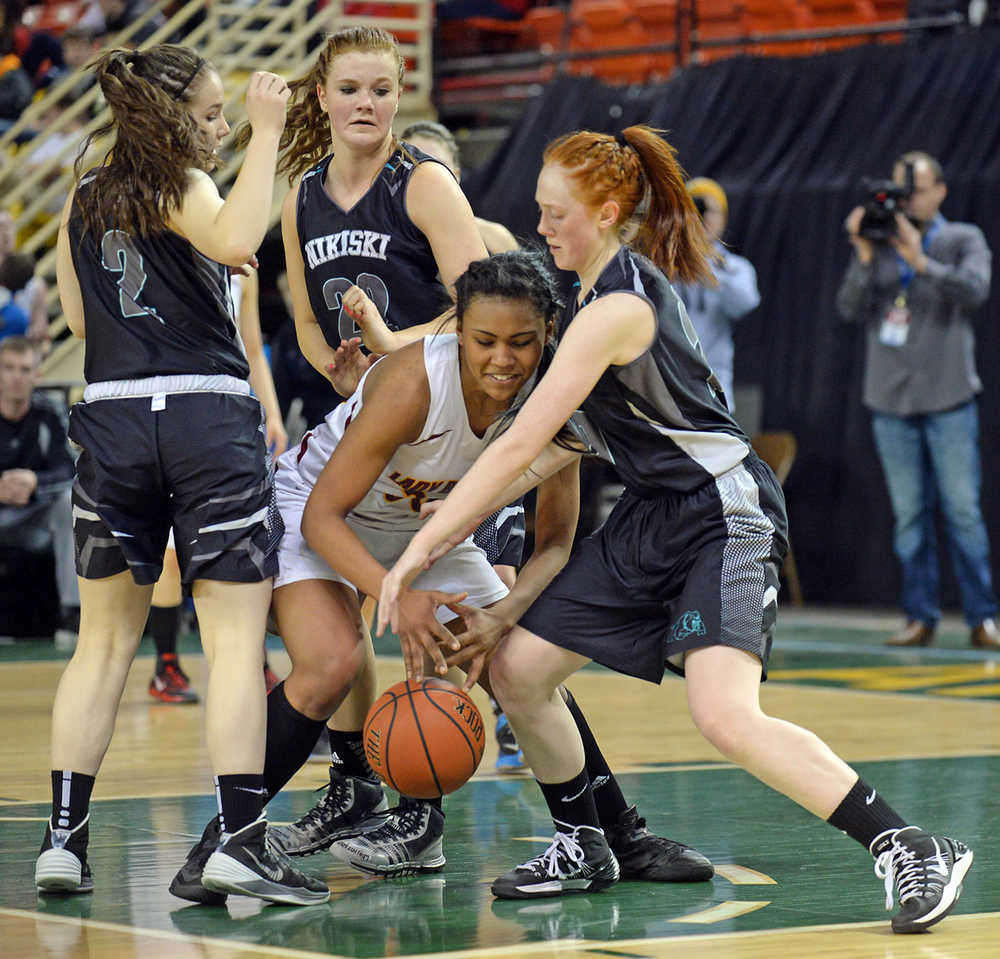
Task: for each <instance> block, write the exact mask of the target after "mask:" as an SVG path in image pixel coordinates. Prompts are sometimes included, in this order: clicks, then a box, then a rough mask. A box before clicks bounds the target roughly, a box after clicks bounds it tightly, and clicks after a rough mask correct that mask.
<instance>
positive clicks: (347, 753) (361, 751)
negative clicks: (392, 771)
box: [328, 729, 381, 783]
mask: <svg viewBox="0 0 1000 959" xmlns="http://www.w3.org/2000/svg"><path fill="white" fill-rule="evenodd" d="M328 733H329V736H330V765H331V766H333V768H334V769H336V770H337V772H338V773H340V775H341V776H354V777H356V778H357V779H367V780H369V781H370V782H373V783H377V782H380V781H381V780H380V779H379V778H378V775H377V774H376V772H375V770H374V769H372V767H371V766H370V765H368V757H367V756H366V755H365V744H364V742H363V741H362V736H363V734H362V732H361V730H360V729H356V730H349V731H347V732H344V731H343V730H340V729H328Z"/></svg>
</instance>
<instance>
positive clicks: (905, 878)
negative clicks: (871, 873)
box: [875, 840, 941, 909]
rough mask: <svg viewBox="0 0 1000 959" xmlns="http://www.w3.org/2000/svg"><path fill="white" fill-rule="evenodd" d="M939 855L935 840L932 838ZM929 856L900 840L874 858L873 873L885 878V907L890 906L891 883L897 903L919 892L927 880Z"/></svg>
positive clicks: (889, 907) (888, 907) (891, 900)
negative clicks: (897, 895) (895, 890)
mask: <svg viewBox="0 0 1000 959" xmlns="http://www.w3.org/2000/svg"><path fill="white" fill-rule="evenodd" d="M932 841H933V842H934V846H935V848H936V849H937V850H938V855H939V856H940V854H941V851H940V847H939V846H938V844H937V840H932ZM929 861H930V857H927V856H921V855H919V854H918V853H916V852H914V850H912V849H910V848H909V847H907V846H904V845H903V844H902V843H900V842H895V843H893V845H892V846H891V847H890V848H889V849H887V850H886V851H885V852H884V853H882V854H881V855H880V856H879V857H878V858H877V859H876V860H875V875H876V876H877V877H878V878H879V879H884V880H885V908H886V909H891V908H892V902H893V899H892V894H893V884H895V886H896V889H897V890H898V892H899V904H900V905H903V903H904V902H906V900H907V899H911V898H912V897H913V896H917V895H919V894H920V891H921V888H922V887H923V886H924V885H926V881H927V864H928V862H929Z"/></svg>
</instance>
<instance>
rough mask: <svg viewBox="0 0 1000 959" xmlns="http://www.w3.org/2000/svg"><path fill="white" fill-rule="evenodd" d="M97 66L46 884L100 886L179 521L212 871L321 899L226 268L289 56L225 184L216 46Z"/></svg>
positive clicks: (78, 208) (257, 415) (245, 218)
mask: <svg viewBox="0 0 1000 959" xmlns="http://www.w3.org/2000/svg"><path fill="white" fill-rule="evenodd" d="M92 68H93V70H94V73H95V75H96V77H97V81H98V82H99V83H100V86H101V90H102V92H103V94H104V97H105V100H106V101H107V103H108V106H109V108H110V110H111V119H110V120H109V121H108V123H107V124H106V125H105V126H104V127H103V128H102V129H101V130H99V131H97V133H96V134H95V136H101V135H104V134H114V135H115V140H114V143H113V145H112V146H111V148H110V149H109V150H108V152H107V154H106V155H105V157H104V159H103V161H102V162H100V163H99V164H98V165H97V166H96V167H94V168H93V169H91V170H89V171H84V170H83V168H82V167H81V166H78V168H77V182H76V185H75V188H74V190H73V191H72V193H71V194H70V196H69V198H68V199H67V202H66V205H65V207H64V209H63V214H62V220H61V223H60V228H59V238H58V249H57V280H58V284H59V293H60V297H61V299H62V306H63V310H64V311H65V314H66V317H67V322H68V324H69V327H70V329H71V331H72V332H73V333H74V334H75V335H76V336H79V337H81V338H84V339H85V341H86V352H85V359H84V373H85V377H86V379H87V384H88V385H87V388H86V390H85V392H84V397H83V402H82V403H78V404H77V405H76V406H75V407H74V408H73V411H72V414H71V418H70V436H71V437H72V438H73V440H74V441H75V442H76V443H77V444H78V445H79V446H80V447H81V449H82V452H81V454H80V457H79V460H78V462H77V475H76V481H75V483H74V487H73V517H74V536H75V539H76V554H77V572H78V574H79V578H80V600H81V603H80V605H81V617H80V633H79V641H78V643H77V646H76V650H75V652H74V654H73V657H72V659H71V660H70V662H69V664H68V665H67V667H66V670H65V672H64V673H63V676H62V679H61V680H60V683H59V688H58V690H57V692H56V697H55V704H54V707H53V715H52V815H51V818H50V819H49V822H48V825H47V827H46V830H45V838H44V841H43V844H42V849H41V852H40V854H39V857H38V860H37V863H36V867H35V882H36V884H37V886H38V888H39V889H40V890H41V891H42V892H47V893H52V892H54V893H79V892H90V891H92V889H93V879H92V876H91V870H90V866H89V864H88V862H87V844H88V833H89V819H90V817H89V803H90V794H91V790H92V788H93V785H94V778H95V776H96V775H97V771H98V769H99V767H100V765H101V761H102V759H103V758H104V754H105V752H106V750H107V748H108V745H109V743H110V740H111V735H112V731H113V728H114V722H115V716H116V713H117V710H118V704H119V701H120V699H121V695H122V692H123V690H124V686H125V680H126V677H127V675H128V669H129V666H130V664H131V662H132V660H133V658H134V656H135V653H136V649H137V647H138V645H139V640H140V637H141V635H142V627H143V624H144V623H145V621H146V614H147V612H148V610H149V605H150V598H151V594H152V589H153V583H154V582H155V581H156V579H157V577H158V576H159V574H160V569H161V565H162V561H163V552H164V547H165V545H166V542H167V535H168V533H169V531H170V529H171V527H173V528H174V529H175V530H176V531H177V553H178V560H179V564H180V569H181V575H182V578H183V581H184V582H185V583H187V584H189V585H190V587H191V590H192V595H193V597H194V602H195V608H196V610H197V613H198V619H199V622H200V624H201V638H202V643H203V645H204V647H205V653H206V656H207V658H208V662H209V667H210V674H209V680H208V694H207V707H206V724H207V740H208V750H209V756H210V759H211V763H212V766H213V769H214V771H215V773H216V778H215V789H216V795H217V797H218V802H219V810H220V816H221V821H222V829H221V831H220V834H219V835H218V837H217V842H216V843H215V845H214V846H213V847H212V849H210V850H208V852H209V857H208V862H207V865H206V867H205V870H204V878H205V882H206V884H208V885H210V886H212V887H213V888H215V889H217V890H222V891H224V892H226V893H229V892H232V893H240V894H244V895H250V896H255V897H258V898H262V899H268V900H272V901H275V902H282V903H287V904H296V905H306V904H310V903H316V902H325V901H326V900H328V899H329V896H330V893H329V890H328V888H327V886H326V884H325V883H324V882H321V881H319V880H317V879H315V878H313V877H312V876H308V875H306V874H304V873H301V872H300V871H299V870H297V869H295V868H294V866H293V865H292V863H291V862H290V861H289V860H288V859H287V858H285V857H284V856H282V855H281V854H280V853H276V852H274V851H273V850H271V849H270V847H269V846H267V844H266V843H265V831H266V822H265V820H264V817H263V792H264V790H263V777H262V775H261V773H262V770H263V760H264V728H265V712H266V709H265V700H264V679H263V673H262V652H261V636H262V635H263V632H264V627H265V620H266V616H267V609H268V604H269V602H270V597H271V583H272V578H273V576H274V574H275V572H276V569H277V557H276V545H277V539H278V536H279V535H280V522H279V520H278V517H277V516H276V514H275V512H274V510H273V507H272V505H271V504H272V495H273V488H272V476H271V470H270V464H269V462H268V458H267V450H266V447H265V442H264V433H263V425H262V414H261V407H260V403H259V402H258V401H257V400H256V399H254V398H253V397H252V396H251V393H250V386H249V383H248V382H247V374H248V366H247V361H246V357H245V355H244V351H243V349H242V345H241V343H240V339H239V334H238V331H237V327H236V322H235V318H234V316H233V311H232V302H231V298H230V294H229V270H230V268H233V269H240V268H242V267H243V266H244V265H245V264H246V263H248V262H249V261H252V259H253V256H254V250H255V249H256V248H257V246H258V245H259V243H260V242H261V240H262V239H263V236H264V232H265V230H266V229H267V220H268V215H269V212H270V202H271V201H270V198H271V191H272V189H273V183H274V176H275V165H276V162H277V149H278V138H279V135H280V133H281V130H282V126H283V124H284V120H285V104H286V101H287V99H288V89H287V87H286V86H285V83H284V81H283V80H282V79H281V78H280V77H278V76H275V75H274V74H271V73H255V74H254V75H253V77H252V78H251V80H250V84H249V89H248V91H247V114H248V116H249V120H250V126H251V129H252V135H251V137H250V141H249V145H248V148H247V153H246V159H245V161H244V164H243V167H242V169H241V171H240V174H239V176H238V177H237V179H236V182H235V184H234V185H233V188H232V190H231V192H230V194H229V196H228V198H227V199H226V200H225V201H223V200H222V198H221V197H220V196H219V193H218V190H217V189H216V187H215V184H214V183H213V181H212V179H211V178H210V176H209V171H211V170H212V169H213V168H214V166H215V164H216V149H217V147H218V146H219V145H220V144H221V142H222V140H223V139H224V137H225V136H226V135H227V134H228V133H229V127H228V125H227V124H226V120H225V118H224V117H223V115H222V104H223V91H222V83H221V81H220V79H219V75H218V73H217V72H216V71H215V70H214V69H213V68H212V66H211V64H209V63H208V62H206V61H205V60H204V59H203V58H202V57H200V56H199V55H198V54H197V53H196V52H195V51H194V50H191V49H189V48H187V47H183V46H176V45H171V44H161V45H158V46H154V47H151V48H149V49H148V50H144V51H135V50H115V49H112V50H108V51H107V52H105V53H103V54H102V55H101V56H100V57H99V58H98V59H97V60H96V61H94V63H93V64H92ZM192 424H196V425H197V428H196V429H194V430H192ZM83 718H85V721H81V719H83Z"/></svg>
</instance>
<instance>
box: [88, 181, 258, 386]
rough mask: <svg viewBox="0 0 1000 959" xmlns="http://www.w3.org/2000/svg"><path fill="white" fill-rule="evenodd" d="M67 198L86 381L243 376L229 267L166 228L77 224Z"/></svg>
mask: <svg viewBox="0 0 1000 959" xmlns="http://www.w3.org/2000/svg"><path fill="white" fill-rule="evenodd" d="M92 185H93V175H92V174H90V175H88V176H85V177H84V178H83V179H82V180H81V182H80V184H79V186H78V188H77V193H76V196H75V197H74V199H73V209H72V212H71V216H70V220H69V240H70V247H71V252H72V256H73V266H74V268H75V269H76V275H77V279H78V281H79V283H80V293H81V295H82V297H83V314H84V322H85V324H86V334H87V335H86V351H85V358H84V377H85V378H86V380H87V382H88V383H99V382H107V381H109V380H135V379H145V378H147V377H151V376H166V375H170V374H186V373H200V374H226V375H229V376H235V377H238V378H239V379H243V380H245V379H246V378H247V375H248V374H249V366H248V365H247V361H246V356H245V353H244V351H243V344H242V342H241V340H240V338H239V334H238V331H237V328H236V322H235V319H234V317H233V308H232V300H231V297H230V292H229V269H228V267H226V266H223V265H222V264H221V263H216V262H215V261H214V260H210V259H209V258H208V257H207V256H204V255H203V254H201V253H199V252H198V251H197V250H196V249H195V248H194V247H193V246H192V245H191V244H190V243H189V242H188V241H187V240H185V239H184V238H183V237H181V236H179V235H178V234H176V233H174V232H173V231H171V230H167V229H164V230H162V231H161V232H158V233H153V234H151V235H149V236H139V235H137V234H132V233H127V232H125V231H124V230H116V229H109V230H106V231H105V232H104V234H103V235H102V236H100V237H95V236H94V234H93V233H91V232H90V231H89V230H85V229H84V224H83V219H82V216H81V214H80V208H79V202H80V197H81V195H82V196H84V197H85V196H86V192H87V190H89V189H90V188H91V187H92Z"/></svg>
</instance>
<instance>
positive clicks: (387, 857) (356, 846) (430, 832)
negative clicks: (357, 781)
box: [330, 796, 445, 876]
mask: <svg viewBox="0 0 1000 959" xmlns="http://www.w3.org/2000/svg"><path fill="white" fill-rule="evenodd" d="M443 835H444V813H443V812H441V810H440V809H436V808H435V807H434V806H432V805H431V804H430V803H427V802H421V801H420V800H419V799H409V798H407V797H406V796H400V798H399V806H397V807H396V808H395V809H391V810H389V814H388V816H387V817H386V819H385V822H384V823H383V824H382V825H381V826H379V827H378V829H375V830H372V831H371V832H366V833H364V834H363V835H361V836H357V837H356V838H354V839H342V840H341V841H340V842H335V843H334V844H333V845H332V846H331V847H330V853H331V854H332V855H333V857H334V859H339V860H340V861H341V862H346V863H347V864H348V865H351V866H354V868H355V869H360V870H361V871H362V872H367V873H371V874H372V875H375V876H413V875H416V874H417V873H421V872H440V871H441V870H442V869H444V863H445V858H444V852H443V851H442V844H441V837H442V836H443Z"/></svg>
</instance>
